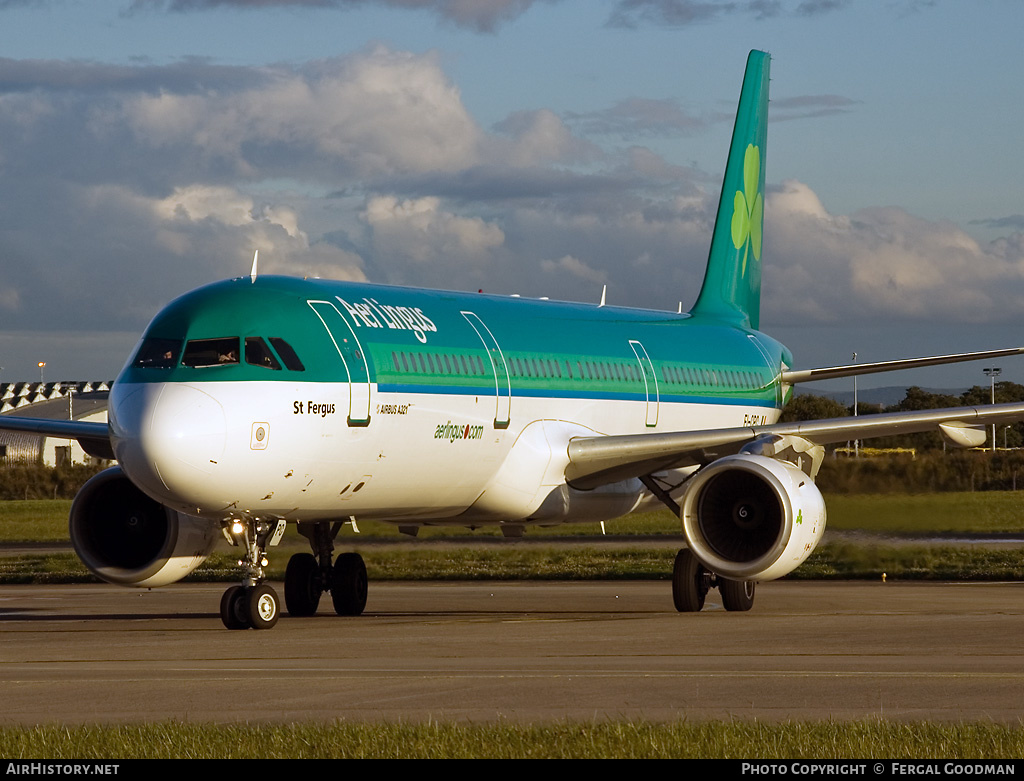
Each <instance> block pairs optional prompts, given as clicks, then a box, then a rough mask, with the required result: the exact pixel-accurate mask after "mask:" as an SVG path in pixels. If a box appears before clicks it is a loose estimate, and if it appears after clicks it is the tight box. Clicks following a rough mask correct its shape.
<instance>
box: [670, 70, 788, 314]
mask: <svg viewBox="0 0 1024 781" xmlns="http://www.w3.org/2000/svg"><path fill="white" fill-rule="evenodd" d="M770 60H771V58H770V57H769V56H768V54H767V53H765V52H759V51H752V52H751V53H750V56H749V57H747V70H746V73H745V74H744V76H743V88H742V89H741V90H740V102H739V106H738V107H737V109H736V125H735V127H734V128H733V131H732V146H730V147H729V160H728V162H727V163H726V164H725V179H724V181H723V182H722V199H721V200H720V201H719V202H718V217H717V218H716V220H715V232H714V234H713V235H712V238H711V252H710V254H709V255H708V268H707V271H706V272H705V274H704V284H703V286H702V287H701V289H700V295H699V296H697V303H696V304H694V305H693V309H691V310H690V314H692V315H700V316H706V317H713V318H715V319H718V320H725V321H727V322H731V323H735V324H737V325H743V326H748V327H751V328H757V327H758V324H759V322H760V319H761V231H762V226H763V224H764V195H763V193H764V160H765V143H766V140H767V137H768V132H767V130H768V70H769V63H770Z"/></svg>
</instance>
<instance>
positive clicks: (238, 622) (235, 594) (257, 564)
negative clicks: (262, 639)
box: [220, 520, 285, 629]
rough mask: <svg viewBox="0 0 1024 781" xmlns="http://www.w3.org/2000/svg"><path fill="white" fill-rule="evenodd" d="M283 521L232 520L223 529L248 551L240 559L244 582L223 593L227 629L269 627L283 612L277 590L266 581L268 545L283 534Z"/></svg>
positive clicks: (236, 543)
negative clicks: (264, 570)
mask: <svg viewBox="0 0 1024 781" xmlns="http://www.w3.org/2000/svg"><path fill="white" fill-rule="evenodd" d="M284 528H285V522H284V521H277V520H274V521H260V520H248V521H241V520H239V521H232V522H231V525H230V527H226V528H225V529H224V532H225V535H226V536H227V537H228V539H230V540H231V541H232V543H233V544H235V545H239V546H241V547H242V548H243V549H244V550H245V556H244V558H242V559H241V561H239V562H238V563H239V565H240V566H241V567H242V570H243V572H244V575H243V577H242V583H241V585H238V586H232V587H231V588H229V589H228V590H227V591H225V592H224V596H223V597H221V600H220V620H221V621H223V622H224V626H226V627H227V628H228V629H250V628H251V629H270V628H271V627H272V626H274V624H276V623H277V619H278V615H279V614H280V612H281V607H280V600H279V599H278V596H277V592H276V591H274V589H273V588H271V587H270V585H269V584H267V583H265V582H264V581H265V580H266V575H265V574H264V572H263V568H264V567H265V566H267V556H266V550H267V546H268V545H276V544H277V542H278V541H279V540H280V539H281V535H282V534H284Z"/></svg>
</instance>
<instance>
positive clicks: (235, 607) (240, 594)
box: [220, 586, 252, 629]
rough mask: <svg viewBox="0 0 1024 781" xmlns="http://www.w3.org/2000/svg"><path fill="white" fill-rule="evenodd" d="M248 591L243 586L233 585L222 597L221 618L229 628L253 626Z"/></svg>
mask: <svg viewBox="0 0 1024 781" xmlns="http://www.w3.org/2000/svg"><path fill="white" fill-rule="evenodd" d="M246 591H247V589H244V588H242V587H241V586H232V587H231V588H229V589H228V590H227V591H225V592H224V596H222V597H221V598H220V620H221V621H223V622H224V626H226V627H227V628H228V629H248V628H249V627H250V626H252V621H251V619H250V618H249V602H248V600H247V599H246V597H247V596H248V595H247V594H246Z"/></svg>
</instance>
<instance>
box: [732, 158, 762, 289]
mask: <svg viewBox="0 0 1024 781" xmlns="http://www.w3.org/2000/svg"><path fill="white" fill-rule="evenodd" d="M760 181H761V150H760V149H758V148H757V147H756V146H754V145H753V144H747V151H746V152H745V153H744V154H743V192H740V191H739V190H737V191H736V197H735V198H734V199H733V212H732V243H733V246H734V247H736V249H742V250H744V252H743V268H742V270H741V272H740V273H741V274H746V273H747V256H748V255H749V254H750V250H751V248H752V249H753V250H754V260H760V259H761V223H762V218H763V216H764V199H762V198H761V193H759V192H758V191H757V185H758V183H759V182H760Z"/></svg>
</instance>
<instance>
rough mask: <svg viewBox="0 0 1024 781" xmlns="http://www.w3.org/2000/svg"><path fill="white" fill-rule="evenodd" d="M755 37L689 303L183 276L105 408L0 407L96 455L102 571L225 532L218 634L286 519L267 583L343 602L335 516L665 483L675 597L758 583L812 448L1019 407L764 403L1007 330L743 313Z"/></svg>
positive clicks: (603, 506) (411, 524)
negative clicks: (854, 347)
mask: <svg viewBox="0 0 1024 781" xmlns="http://www.w3.org/2000/svg"><path fill="white" fill-rule="evenodd" d="M768 68H769V57H768V55H767V54H765V53H763V52H757V51H755V52H751V54H750V57H749V59H748V62H747V69H746V75H745V77H744V80H743V87H742V91H741V94H740V101H739V107H738V111H737V116H736V125H735V129H734V131H733V138H732V146H731V148H730V151H729V158H728V162H727V165H726V170H725V180H724V185H723V187H722V197H721V202H720V204H719V207H718V216H717V222H716V224H715V230H714V235H713V239H712V245H711V252H710V257H709V259H708V266H707V271H706V276H705V278H704V283H703V287H702V288H701V291H700V295H699V297H698V299H697V302H696V304H695V305H694V307H693V308H692V309H691V310H690V312H689V313H686V314H675V313H666V312H654V311H647V310H637V309H624V308H617V307H611V306H599V305H587V304H572V303H556V302H551V301H546V300H526V299H522V298H517V297H501V296H491V295H480V294H464V293H453V292H443V291H435V290H420V289H412V288H399V287H385V286H380V285H369V284H358V283H348V282H332V281H326V280H318V279H292V278H284V277H272V276H260V275H258V274H257V269H256V263H255V261H254V263H253V270H252V273H251V274H250V275H248V276H243V277H240V278H238V279H232V280H228V281H224V282H218V283H216V284H212V285H208V286H206V287H202V288H199V289H198V290H195V291H193V292H191V293H188V294H186V295H184V296H182V297H181V298H179V299H177V300H175V301H173V302H172V303H170V304H169V305H168V306H167V307H166V308H165V309H164V310H163V311H161V312H160V313H159V314H157V316H156V317H155V318H154V319H153V321H152V323H150V325H149V327H148V328H147V329H146V332H145V334H144V335H143V338H142V340H141V343H140V345H139V347H138V348H137V351H136V352H135V354H134V355H133V356H131V358H130V359H129V361H128V363H127V365H126V366H125V368H124V369H123V371H122V372H121V374H120V376H119V377H118V378H117V381H116V383H115V384H114V386H113V388H112V389H111V391H110V399H109V424H101V423H86V422H74V421H52V420H27V419H24V418H12V417H0V427H2V428H6V429H14V430H21V431H35V432H39V433H43V434H46V435H48V436H60V437H67V438H74V439H77V440H78V441H79V442H81V443H82V446H83V447H84V448H85V449H86V451H87V452H89V453H92V454H93V455H98V456H105V457H107V458H116V459H117V466H115V467H112V468H110V469H107V470H106V471H104V472H101V473H100V474H98V475H96V476H95V477H94V478H92V479H91V480H90V481H89V482H88V483H86V485H85V486H84V487H83V488H82V490H81V492H80V493H79V494H78V496H77V498H76V499H75V501H74V504H73V506H72V509H71V518H70V533H71V539H72V543H73V545H74V548H75V550H76V552H77V553H78V555H79V556H80V557H81V559H82V561H83V562H84V563H85V564H86V566H87V567H88V568H89V569H90V570H91V571H92V572H94V573H95V574H96V575H98V576H99V577H101V578H103V579H104V580H107V581H110V582H112V583H119V584H123V585H129V586H144V587H148V586H162V585H165V584H168V583H173V582H175V581H177V580H179V579H181V578H182V577H184V576H185V575H186V574H188V573H189V572H191V571H192V570H193V569H194V568H195V567H196V566H198V565H199V564H200V563H201V562H202V561H203V559H204V558H205V557H206V556H207V555H208V554H209V553H210V551H211V550H212V548H213V546H214V543H215V542H216V540H217V539H218V538H219V537H220V536H221V535H222V534H223V535H224V536H226V537H227V538H228V539H229V540H230V541H231V542H233V543H234V544H235V545H238V546H240V547H241V548H242V550H244V554H243V557H242V558H243V562H242V567H243V570H244V574H243V577H242V583H241V584H240V585H236V586H233V587H231V588H229V589H228V590H227V591H226V592H225V594H224V597H223V599H222V600H221V617H222V619H223V622H224V624H225V625H226V626H227V627H228V628H231V629H242V628H248V627H252V628H255V629H264V628H269V627H271V626H273V625H274V624H275V623H276V622H277V619H278V614H279V602H278V597H277V594H276V593H275V591H274V590H273V589H272V588H271V587H270V585H269V584H267V583H266V580H265V575H264V568H265V567H266V566H267V559H266V551H267V548H268V547H269V546H273V545H275V544H276V543H277V542H278V540H279V539H280V537H281V534H282V533H283V532H284V529H285V526H286V524H288V523H295V524H298V529H299V532H300V533H301V534H302V535H303V536H305V537H306V538H308V540H309V542H310V545H311V548H312V553H300V554H298V555H295V556H293V557H292V559H291V560H290V561H289V563H288V568H287V574H286V576H285V604H286V606H287V609H288V612H289V613H290V614H292V615H300V616H304V615H311V614H313V613H315V612H316V610H317V607H318V604H319V601H320V597H321V595H322V594H323V593H324V592H329V593H330V595H331V600H332V602H333V603H334V609H335V611H336V612H337V613H339V614H342V615H358V614H359V613H361V612H362V611H363V608H364V606H365V604H366V595H367V578H366V568H365V566H364V564H363V560H362V558H361V557H360V556H359V555H358V554H357V553H343V554H342V555H340V556H338V557H337V558H336V559H334V557H333V548H334V539H335V537H336V535H337V533H338V531H339V529H340V528H341V526H342V525H343V523H345V522H346V521H348V520H350V519H356V520H363V519H374V520H380V521H387V522H390V523H394V524H397V525H398V526H399V528H400V529H401V530H402V531H404V532H407V533H410V534H415V532H416V531H417V530H418V528H420V527H421V526H429V525H436V524H449V525H459V526H467V527H480V526H484V525H497V526H500V527H501V528H502V531H503V532H504V533H505V535H506V536H509V537H517V536H520V535H522V534H523V531H524V529H526V528H527V527H530V526H551V525H554V524H559V523H572V522H594V521H599V520H604V519H610V518H616V517H619V516H622V515H625V514H627V513H630V512H632V511H634V510H638V509H642V508H647V507H651V506H654V505H657V504H659V503H662V504H665V505H667V506H668V507H670V508H671V509H672V510H673V511H675V512H676V513H677V514H678V515H679V517H680V518H681V520H682V529H683V533H684V535H685V537H686V545H687V547H686V548H684V549H683V550H681V551H680V552H679V554H678V556H677V557H676V562H675V568H674V572H673V578H672V594H673V597H674V601H675V606H676V608H677V609H678V610H680V611H697V610H700V609H701V607H703V604H704V599H705V595H706V594H707V592H708V590H709V589H710V588H713V587H717V588H718V589H719V591H720V596H721V599H722V602H723V604H724V606H725V608H726V609H728V610H747V609H749V608H750V607H751V605H752V604H753V599H754V586H755V583H756V582H757V581H761V580H770V579H773V578H778V577H780V576H782V575H785V574H786V573H788V572H790V571H791V570H793V569H794V568H795V567H797V566H798V565H799V564H800V563H801V562H802V561H804V559H805V558H806V557H807V556H808V555H809V554H810V552H811V551H812V550H813V549H814V546H815V545H816V544H817V543H818V542H819V540H820V539H821V537H822V532H823V531H824V528H825V506H824V502H823V500H822V496H821V494H820V493H819V491H818V489H817V487H816V486H815V484H814V477H815V474H816V472H817V469H818V466H819V465H820V462H821V459H822V456H823V446H824V445H826V444H828V443H831V442H838V441H846V440H850V439H866V438H869V437H874V436H882V435H890V434H896V433H905V432H915V431H924V430H932V429H939V430H940V431H942V432H943V434H944V435H945V437H946V438H947V439H948V440H949V441H950V442H952V443H955V444H959V445H963V446H971V445H978V444H980V443H982V442H983V441H984V439H985V432H984V426H985V424H990V423H1002V422H1009V421H1015V420H1021V419H1024V404H1002V405H994V406H990V407H983V408H979V409H975V408H957V409H943V410H928V411H926V412H909V413H895V414H883V415H872V416H867V417H858V418H839V419H833V420H820V421H814V422H808V423H793V424H788V423H787V424H779V423H777V422H776V421H777V420H778V417H779V414H780V412H781V410H782V407H783V406H784V404H785V403H786V401H787V400H788V399H789V397H790V395H791V391H792V386H793V385H794V384H796V383H799V382H803V381H807V380H822V379H830V378H834V377H847V376H851V375H854V374H864V373H870V372H877V371H888V370H892V369H899V368H912V367H916V366H926V365H930V364H939V363H949V362H953V361H960V360H972V359H978V358H992V357H996V356H1003V355H1011V354H1017V353H1020V352H1021V351H1022V350H1020V349H1011V350H999V351H990V352H984V353H970V354H959V355H947V356H938V357H932V358H919V359H910V360H904V361H891V362H886V363H880V364H866V365H864V364H862V365H857V366H836V367H831V368H824V369H812V370H805V371H794V370H792V369H791V368H790V366H791V364H792V358H791V355H790V353H789V351H788V350H787V349H786V348H785V347H783V346H782V345H781V344H779V342H777V341H775V340H774V339H772V338H771V337H769V336H767V335H766V334H763V333H761V332H760V331H759V330H758V321H759V310H760V292H761V231H762V222H763V220H762V216H763V204H764V199H763V195H762V193H763V192H764V181H765V175H764V159H765V138H766V124H767V112H768Z"/></svg>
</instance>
